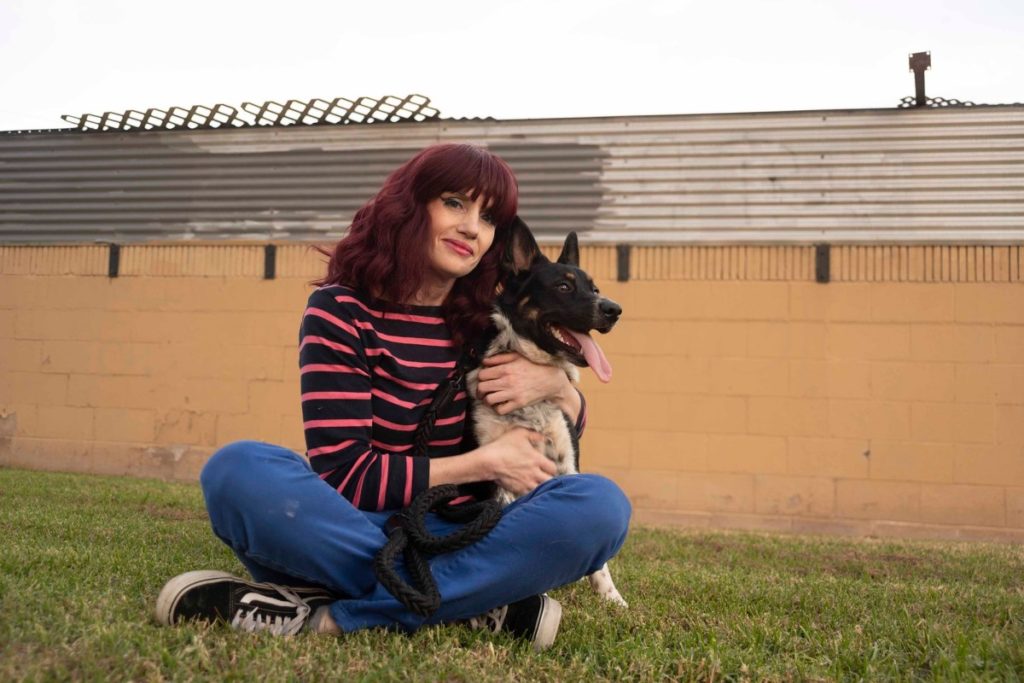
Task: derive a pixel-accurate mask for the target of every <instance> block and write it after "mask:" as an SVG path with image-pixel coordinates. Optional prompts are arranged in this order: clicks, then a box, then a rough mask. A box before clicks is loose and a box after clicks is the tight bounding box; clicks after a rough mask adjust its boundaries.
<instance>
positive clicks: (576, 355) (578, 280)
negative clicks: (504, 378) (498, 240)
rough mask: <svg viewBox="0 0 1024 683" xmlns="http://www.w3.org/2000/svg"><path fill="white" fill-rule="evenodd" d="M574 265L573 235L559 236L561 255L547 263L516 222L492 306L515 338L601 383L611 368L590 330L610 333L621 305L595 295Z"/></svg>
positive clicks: (530, 235) (577, 253) (591, 283)
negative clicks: (589, 373)
mask: <svg viewBox="0 0 1024 683" xmlns="http://www.w3.org/2000/svg"><path fill="white" fill-rule="evenodd" d="M579 263H580V249H579V241H578V240H577V237H576V233H575V232H570V233H569V236H568V237H566V238H565V244H564V245H563V246H562V253H561V255H560V256H559V257H558V260H557V261H555V262H554V263H552V262H551V261H550V260H549V259H548V258H547V257H546V256H544V254H543V253H541V250H540V247H538V246H537V241H536V240H535V239H534V237H533V233H531V232H530V229H529V227H527V225H526V223H524V222H523V221H522V220H521V219H519V218H516V219H515V222H514V223H513V225H512V228H511V239H510V240H509V245H508V249H507V251H506V253H505V254H504V256H503V275H502V291H501V295H500V296H499V297H498V306H499V307H500V308H501V311H502V313H504V314H505V316H506V317H507V318H508V319H509V321H510V322H511V323H512V328H513V329H514V330H515V331H516V333H517V334H519V335H522V336H523V337H526V338H527V339H529V340H530V341H532V342H533V343H534V344H536V345H537V346H538V347H540V348H541V349H542V350H544V351H546V352H547V353H550V354H551V355H553V356H557V357H560V358H564V359H565V360H567V361H569V362H570V363H572V364H574V365H578V366H580V367H586V366H590V368H591V369H592V370H593V371H594V373H595V374H596V375H597V377H598V379H600V380H601V381H602V382H607V381H608V380H610V379H611V375H612V367H611V364H609V363H608V359H607V358H605V355H604V353H603V352H602V351H601V347H599V346H598V345H597V344H596V343H595V342H594V340H593V339H592V338H591V337H590V332H591V331H592V330H597V331H598V332H601V333H602V334H604V333H606V332H608V331H610V330H611V329H612V327H613V326H614V325H615V323H616V322H617V321H618V319H619V315H621V314H622V307H621V306H619V305H618V304H617V303H615V302H614V301H612V300H611V299H608V298H606V297H603V296H601V293H600V292H599V291H598V289H597V287H596V286H595V285H594V281H593V280H591V279H590V276H589V275H587V273H586V271H584V270H583V269H582V268H580V266H579Z"/></svg>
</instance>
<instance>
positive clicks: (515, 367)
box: [477, 353, 583, 424]
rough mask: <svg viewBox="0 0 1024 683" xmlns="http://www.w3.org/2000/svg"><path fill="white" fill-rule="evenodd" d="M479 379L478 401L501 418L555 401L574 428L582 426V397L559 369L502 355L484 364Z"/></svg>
mask: <svg viewBox="0 0 1024 683" xmlns="http://www.w3.org/2000/svg"><path fill="white" fill-rule="evenodd" d="M478 378H479V382H480V384H479V388H478V390H477V394H478V398H480V400H482V401H483V402H484V403H486V404H487V405H489V406H493V407H494V409H495V411H496V412H497V413H498V414H499V415H506V414H508V413H510V412H512V411H513V410H518V409H519V408H522V407H524V406H528V405H532V404H534V403H537V402H538V401H552V402H553V403H554V404H555V405H557V406H558V407H559V409H561V411H562V412H563V413H565V414H566V415H567V416H568V417H569V420H570V421H571V422H573V424H578V421H579V418H580V411H581V410H582V408H583V400H582V397H581V395H580V393H579V391H577V390H576V387H575V386H574V385H573V383H572V382H571V381H569V377H568V376H567V375H566V374H565V372H564V371H562V370H561V369H559V368H556V367H554V366H551V365H538V364H537V363H533V362H531V361H529V360H527V359H526V358H524V357H523V356H521V355H519V354H518V353H499V354H498V355H496V356H491V357H489V358H485V359H484V360H483V367H482V368H481V369H480V373H479V375H478Z"/></svg>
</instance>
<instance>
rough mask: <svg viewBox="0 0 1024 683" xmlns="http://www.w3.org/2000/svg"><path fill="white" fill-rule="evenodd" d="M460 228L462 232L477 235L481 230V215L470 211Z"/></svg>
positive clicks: (472, 235)
mask: <svg viewBox="0 0 1024 683" xmlns="http://www.w3.org/2000/svg"><path fill="white" fill-rule="evenodd" d="M459 229H460V230H461V231H462V234H464V235H469V236H471V237H475V236H476V234H477V233H478V232H479V231H480V215H479V214H477V213H474V212H472V211H470V212H469V213H467V214H466V217H465V218H464V219H463V221H462V224H461V225H460V226H459Z"/></svg>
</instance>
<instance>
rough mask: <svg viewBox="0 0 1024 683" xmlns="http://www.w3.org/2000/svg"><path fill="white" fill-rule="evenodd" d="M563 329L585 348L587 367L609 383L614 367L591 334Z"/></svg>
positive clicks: (584, 355) (584, 354)
mask: <svg viewBox="0 0 1024 683" xmlns="http://www.w3.org/2000/svg"><path fill="white" fill-rule="evenodd" d="M562 329H564V330H565V331H566V332H568V333H569V334H571V335H572V337H573V339H575V340H576V341H578V342H579V343H580V346H581V347H582V348H583V357H584V358H586V359H587V365H589V366H590V369H591V370H593V371H594V374H595V375H597V378H598V379H599V380H601V381H602V382H608V381H609V380H610V379H611V378H612V365H611V363H609V362H608V359H607V358H605V357H604V352H603V351H601V347H600V346H598V345H597V342H595V341H594V340H593V339H591V338H590V335H589V334H580V333H579V332H573V331H572V330H569V329H566V328H562Z"/></svg>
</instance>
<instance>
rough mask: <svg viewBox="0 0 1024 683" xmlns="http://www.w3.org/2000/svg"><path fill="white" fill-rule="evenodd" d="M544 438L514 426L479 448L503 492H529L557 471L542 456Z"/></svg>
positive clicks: (519, 494) (545, 457)
mask: <svg viewBox="0 0 1024 683" xmlns="http://www.w3.org/2000/svg"><path fill="white" fill-rule="evenodd" d="M543 449H544V436H543V435H541V434H540V433H538V432H534V431H530V430H529V429H525V428H523V427H516V428H514V429H512V430H510V431H507V432H505V433H504V434H502V435H501V436H500V437H498V438H497V439H495V440H494V441H492V442H491V443H489V444H487V445H486V446H483V447H481V449H480V450H482V451H486V453H487V457H488V458H489V460H490V463H491V470H492V478H493V479H494V481H495V482H497V483H498V486H500V487H501V488H503V489H506V490H507V491H511V492H512V493H513V494H515V495H517V496H521V495H523V494H524V493H529V492H530V491H532V490H534V489H535V488H537V487H538V486H540V485H541V484H543V483H544V482H546V481H547V480H548V479H551V478H552V477H553V476H555V474H557V472H558V470H557V469H556V468H555V463H553V462H551V460H549V459H548V458H547V456H545V455H544V452H543Z"/></svg>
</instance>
